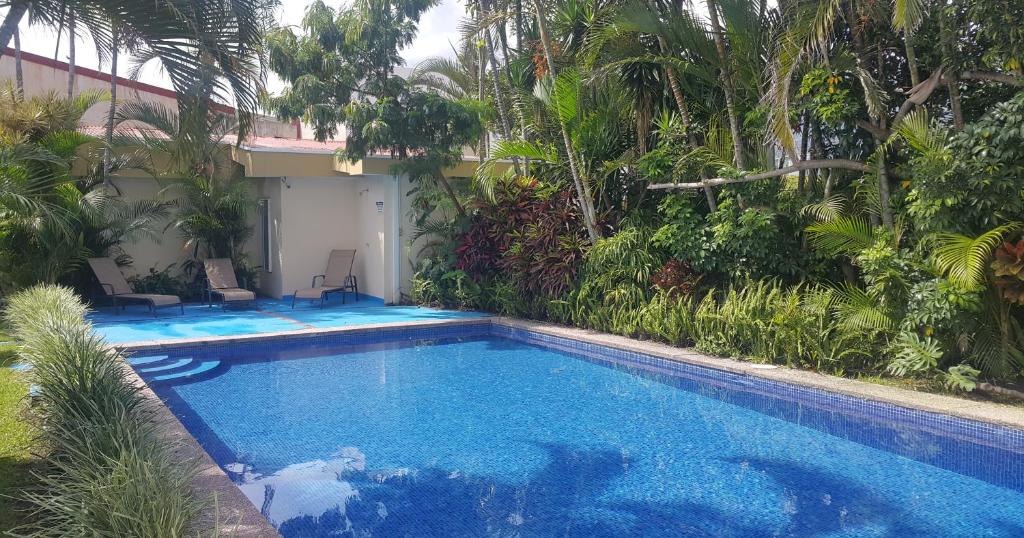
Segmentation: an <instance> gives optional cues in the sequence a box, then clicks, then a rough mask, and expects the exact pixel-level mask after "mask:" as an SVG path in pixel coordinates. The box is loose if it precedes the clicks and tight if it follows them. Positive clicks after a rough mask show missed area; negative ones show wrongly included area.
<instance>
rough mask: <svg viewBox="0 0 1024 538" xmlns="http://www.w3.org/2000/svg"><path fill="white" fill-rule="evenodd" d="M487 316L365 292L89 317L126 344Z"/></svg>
mask: <svg viewBox="0 0 1024 538" xmlns="http://www.w3.org/2000/svg"><path fill="white" fill-rule="evenodd" d="M484 315H485V314H480V313H477V312H456V311H450V310H437V309H433V308H421V307H415V306H385V305H384V303H383V301H381V300H380V299H377V298H373V297H365V296H363V297H362V298H360V300H359V301H352V300H351V299H350V300H349V302H347V303H346V304H341V302H340V301H332V302H331V303H329V304H327V305H325V306H324V308H323V309H320V308H318V307H316V306H311V303H309V302H304V301H300V302H299V303H298V304H296V306H295V308H294V309H292V307H291V301H290V300H287V299H285V300H277V299H265V298H261V299H259V300H258V301H257V302H256V303H255V304H254V305H253V306H252V307H244V306H235V307H223V306H221V305H214V306H213V307H209V306H206V305H201V304H188V305H185V313H184V315H182V314H181V311H180V310H178V309H177V308H164V309H160V310H158V311H157V315H156V316H153V314H151V313H149V310H148V309H147V307H145V306H143V305H132V306H128V307H127V308H126V309H125V310H123V311H122V312H121V313H120V314H115V313H114V311H113V309H111V308H109V307H104V306H100V307H99V308H96V309H95V310H94V311H93V312H92V313H91V314H90V315H89V319H90V320H91V321H92V323H93V327H94V328H95V329H96V331H97V332H98V333H100V334H102V335H103V337H104V338H106V340H107V341H108V342H111V343H115V344H124V343H131V342H141V341H147V340H174V339H185V338H200V337H208V336H233V335H245V334H260V333H271V332H280V331H294V330H299V329H309V328H317V329H327V328H332V327H343V326H349V325H368V324H377V323H393V322H407V321H421V320H444V319H457V318H466V317H482V316H484Z"/></svg>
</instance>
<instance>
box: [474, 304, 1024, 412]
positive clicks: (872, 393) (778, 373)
mask: <svg viewBox="0 0 1024 538" xmlns="http://www.w3.org/2000/svg"><path fill="white" fill-rule="evenodd" d="M492 320H493V321H492V322H493V323H500V324H502V325H506V326H509V327H516V328H520V329H526V330H529V331H533V332H536V333H541V334H546V335H550V336H557V337H561V338H569V339H572V340H577V341H583V342H588V343H591V344H598V345H602V346H606V347H610V348H614V349H620V350H624V351H631V352H634V353H642V354H646V355H652V356H655V357H660V358H664V359H669V360H674V361H679V362H684V363H688V364H693V365H697V366H703V367H706V368H713V369H715V370H723V371H726V372H730V373H734V374H740V375H747V376H754V377H760V378H764V379H769V380H772V381H776V382H780V383H787V384H790V385H796V386H800V387H809V388H814V389H819V390H825V391H828V392H833V393H838V394H844V395H847V396H853V397H856V398H861V399H865V400H872V401H876V402H883V403H887V404H891V405H896V406H900V407H905V408H908V409H915V410H919V411H927V412H931V413H940V414H943V415H951V416H955V417H960V418H965V419H969V420H975V421H978V422H985V423H990V424H996V425H999V426H1004V427H1008V428H1013V429H1017V430H1024V410H1022V409H1020V408H1016V407H1013V406H1009V405H1004V404H998V403H993V402H979V401H973V400H965V399H963V398H957V397H955V396H947V395H944V394H934V393H930V392H917V391H913V390H908V389H904V388H900V387H891V386H887V385H879V384H876V383H868V382H866V381H857V380H856V379H848V378H844V377H837V376H831V375H825V374H820V373H817V372H811V371H808V370H800V369H797V368H788V367H785V366H775V365H766V364H758V363H753V362H747V361H741V360H736V359H728V358H722V357H714V356H711V355H705V354H703V353H700V352H698V351H696V350H694V349H692V348H679V347H673V346H670V345H668V344H662V343H658V342H651V341H646V340H635V339H632V338H626V337H624V336H616V335H611V334H606V333H600V332H596V331H590V330H585V329H577V328H572V327H563V326H560V325H552V324H549V323H541V322H535V321H526V320H520V319H511V318H492Z"/></svg>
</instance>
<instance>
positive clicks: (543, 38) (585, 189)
mask: <svg viewBox="0 0 1024 538" xmlns="http://www.w3.org/2000/svg"><path fill="white" fill-rule="evenodd" d="M533 5H534V7H535V8H536V10H537V29H538V31H539V32H540V42H541V45H542V46H543V48H544V58H545V60H546V61H547V63H548V76H549V77H551V79H552V80H554V79H555V76H556V73H555V55H554V53H553V52H552V50H551V37H550V36H548V31H547V27H546V26H545V24H544V10H543V9H541V5H540V0H533ZM558 126H559V127H560V128H561V130H562V143H563V144H564V145H565V153H566V158H567V159H568V160H569V171H570V172H571V173H572V181H573V183H574V184H575V186H576V195H577V196H578V197H579V202H580V210H581V211H582V212H583V223H584V225H585V226H586V228H587V235H588V236H589V237H590V243H591V244H596V243H597V242H598V241H599V240H600V239H601V232H600V230H598V228H597V217H596V215H595V213H594V198H593V195H592V194H591V192H590V185H587V183H586V182H585V181H584V180H583V178H582V177H580V171H579V167H578V166H577V165H576V151H575V150H574V149H573V146H572V139H571V138H570V137H569V130H568V128H567V127H566V125H565V124H564V123H562V122H561V121H559V122H558Z"/></svg>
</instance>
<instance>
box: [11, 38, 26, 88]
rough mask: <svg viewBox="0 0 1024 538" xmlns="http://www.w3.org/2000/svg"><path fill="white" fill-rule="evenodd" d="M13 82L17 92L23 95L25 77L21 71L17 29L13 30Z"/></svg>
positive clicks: (19, 39) (19, 43)
mask: <svg viewBox="0 0 1024 538" xmlns="http://www.w3.org/2000/svg"><path fill="white" fill-rule="evenodd" d="M14 80H15V84H17V87H18V92H19V93H21V94H22V95H24V94H25V75H24V73H23V72H22V71H21V32H19V31H18V29H17V28H15V29H14Z"/></svg>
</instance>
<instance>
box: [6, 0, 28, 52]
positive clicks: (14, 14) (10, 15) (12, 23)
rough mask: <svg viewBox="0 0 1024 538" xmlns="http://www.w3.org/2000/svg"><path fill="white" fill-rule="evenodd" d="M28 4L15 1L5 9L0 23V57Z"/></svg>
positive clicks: (9, 42)
mask: <svg viewBox="0 0 1024 538" xmlns="http://www.w3.org/2000/svg"><path fill="white" fill-rule="evenodd" d="M28 5H29V2H15V3H14V4H13V5H11V7H10V9H8V10H7V15H5V16H4V22H3V24H2V25H0V58H2V57H3V55H4V51H5V50H7V46H8V45H10V44H11V39H13V38H14V32H17V31H18V25H19V24H21V19H22V18H24V16H25V12H27V11H28Z"/></svg>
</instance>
